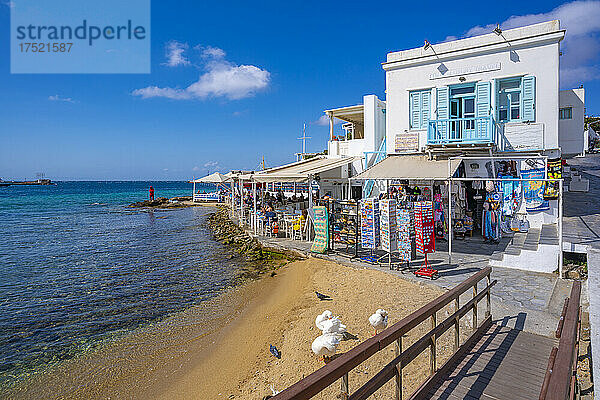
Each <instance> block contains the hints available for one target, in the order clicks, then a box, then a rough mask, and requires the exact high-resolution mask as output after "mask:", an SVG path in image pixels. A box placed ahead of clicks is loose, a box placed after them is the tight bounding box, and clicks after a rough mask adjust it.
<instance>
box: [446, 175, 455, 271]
mask: <svg viewBox="0 0 600 400" xmlns="http://www.w3.org/2000/svg"><path fill="white" fill-rule="evenodd" d="M446 184H447V185H448V265H449V266H450V265H452V234H453V233H454V232H452V181H451V180H448V181H447V182H446Z"/></svg>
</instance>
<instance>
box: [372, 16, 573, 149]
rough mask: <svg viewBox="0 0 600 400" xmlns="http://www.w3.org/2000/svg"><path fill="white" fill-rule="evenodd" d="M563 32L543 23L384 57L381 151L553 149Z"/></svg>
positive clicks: (553, 23)
mask: <svg viewBox="0 0 600 400" xmlns="http://www.w3.org/2000/svg"><path fill="white" fill-rule="evenodd" d="M564 35H565V31H564V30H561V29H560V25H559V22H558V21H550V22H546V23H541V24H536V25H531V26H526V27H523V28H517V29H511V30H507V31H500V30H498V33H493V32H491V33H489V34H486V35H482V36H476V37H471V38H467V39H461V40H456V41H452V42H446V43H440V44H435V45H431V44H429V43H427V42H426V44H425V46H423V47H419V48H416V49H411V50H405V51H398V52H392V53H389V54H388V56H387V61H386V62H385V63H383V69H384V70H385V71H386V96H387V98H386V102H387V111H388V112H387V151H388V154H403V153H414V152H434V151H436V150H439V149H444V151H445V149H446V148H448V147H454V148H462V149H465V148H467V149H473V148H479V149H480V148H490V149H494V150H495V151H500V152H502V151H548V150H557V149H558V148H559V140H558V132H559V124H558V113H559V57H560V56H559V54H560V48H559V43H560V41H561V40H562V39H563V38H564ZM542 60H543V62H542Z"/></svg>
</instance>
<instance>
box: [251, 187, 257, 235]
mask: <svg viewBox="0 0 600 400" xmlns="http://www.w3.org/2000/svg"><path fill="white" fill-rule="evenodd" d="M252 199H253V202H254V210H253V211H254V212H253V214H252V228H253V229H254V234H255V235H256V182H252Z"/></svg>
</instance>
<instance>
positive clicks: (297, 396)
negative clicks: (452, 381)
mask: <svg viewBox="0 0 600 400" xmlns="http://www.w3.org/2000/svg"><path fill="white" fill-rule="evenodd" d="M491 271H492V269H491V267H487V268H484V269H482V270H481V271H479V272H477V273H476V274H474V275H473V276H471V277H470V278H468V279H467V280H465V281H464V282H462V283H461V284H459V285H458V286H456V287H454V288H452V289H451V290H449V291H447V292H446V293H444V294H443V295H441V296H440V297H438V298H437V299H435V300H433V301H431V302H430V303H428V304H426V305H425V306H423V307H421V308H420V309H419V310H417V311H415V312H413V313H412V314H410V315H408V316H407V317H405V318H403V319H402V320H400V321H399V322H397V323H395V324H394V325H392V326H390V327H389V328H387V329H386V330H384V331H382V332H381V333H379V334H377V335H375V336H373V337H372V338H369V339H367V340H365V341H364V342H362V343H360V344H359V345H357V346H356V347H354V348H353V349H351V350H350V351H348V352H346V353H344V354H341V355H340V356H339V357H337V358H335V359H334V360H333V361H331V362H329V363H328V364H327V365H325V366H323V367H322V368H320V369H318V370H317V371H315V372H313V373H312V374H310V375H309V376H307V377H306V378H304V379H302V380H300V381H298V382H296V383H295V384H294V385H292V386H290V387H288V388H287V389H285V390H284V391H282V392H281V393H279V394H278V395H276V396H274V397H273V399H276V400H287V399H294V400H302V399H309V398H311V397H312V396H314V395H316V394H317V393H320V392H321V391H322V390H324V389H325V388H327V387H328V386H330V385H331V384H332V383H334V382H335V381H337V380H338V379H340V378H341V391H342V397H344V398H347V399H352V400H359V399H366V398H367V397H369V396H370V395H371V394H373V393H374V392H375V391H377V390H378V389H379V388H380V387H382V386H383V385H384V384H385V383H386V382H388V381H390V380H391V379H392V378H395V382H396V390H395V398H396V399H398V400H399V399H402V368H404V367H406V366H407V365H408V364H409V363H410V362H411V361H413V360H414V359H415V358H416V357H417V356H419V355H420V354H421V353H422V352H423V351H425V350H427V349H429V354H430V355H429V360H430V377H429V379H428V380H427V381H426V382H425V383H424V384H423V385H422V386H421V387H420V388H419V389H418V390H417V391H416V392H415V393H414V394H413V396H412V397H411V398H415V399H417V398H421V397H423V396H424V395H425V394H426V393H427V392H428V389H429V387H430V385H432V384H433V381H432V379H431V376H432V375H433V374H434V373H435V372H436V371H437V360H436V340H437V338H439V337H440V336H441V335H442V334H443V333H445V332H446V331H448V330H449V329H450V328H452V327H454V355H453V356H452V357H451V358H450V359H449V360H448V361H446V363H445V364H444V365H443V366H442V367H441V368H440V370H442V369H447V368H449V367H450V366H451V364H452V363H453V362H454V361H456V360H457V359H458V358H459V357H460V356H461V354H462V352H463V351H464V349H466V348H468V346H469V345H470V344H471V343H472V342H473V341H475V340H476V339H477V338H478V337H479V335H480V334H481V333H482V332H484V331H485V330H486V329H487V328H488V327H489V326H490V324H491V299H490V289H491V288H492V287H493V286H494V285H495V284H496V281H495V280H494V281H493V282H492V281H491V278H490V273H491ZM484 279H486V281H487V286H486V287H485V288H484V289H483V290H482V291H480V292H478V288H477V284H478V283H479V282H480V281H481V280H484ZM469 289H472V291H473V297H472V298H471V300H469V301H468V302H467V303H466V304H464V305H463V306H462V307H461V306H460V296H461V295H462V294H463V293H465V292H467V291H468V290H469ZM484 298H485V299H486V304H487V308H486V312H485V318H484V319H483V321H482V323H481V325H479V326H478V323H477V321H478V311H477V305H478V304H479V302H480V301H481V300H483V299H484ZM452 302H454V304H455V307H454V313H453V314H452V315H450V316H449V317H447V318H446V319H445V320H443V321H442V322H440V323H439V324H438V323H437V312H438V311H439V310H441V309H442V308H443V307H445V306H446V305H448V304H450V303H452ZM469 312H472V313H473V332H472V334H471V335H470V337H469V338H468V339H467V340H466V342H465V343H464V344H463V345H462V346H461V344H460V319H461V318H462V317H463V316H465V315H466V314H467V313H469ZM427 319H430V320H431V330H430V331H429V332H427V333H426V334H425V335H424V336H422V337H421V338H420V339H419V340H417V341H416V342H415V343H413V344H412V345H411V346H410V347H408V348H407V349H406V350H403V349H402V336H404V335H405V334H407V333H408V332H409V331H411V330H412V329H413V328H415V327H416V326H417V325H419V324H420V323H421V322H423V321H425V320H427ZM391 344H394V345H395V350H396V356H395V358H394V359H393V360H392V361H391V362H390V363H388V364H387V365H386V366H385V367H383V369H382V370H381V371H379V372H378V373H377V374H376V375H375V376H373V378H371V379H370V380H369V381H368V382H366V383H365V384H364V385H362V386H361V387H360V388H358V389H357V390H356V391H355V392H354V393H352V394H350V392H349V382H348V372H350V371H351V370H353V369H354V368H356V367H357V366H358V365H360V364H361V363H362V362H363V361H365V360H367V359H368V358H369V357H371V356H372V355H374V354H375V353H377V352H379V351H382V350H383V349H385V348H386V347H387V346H389V345H391Z"/></svg>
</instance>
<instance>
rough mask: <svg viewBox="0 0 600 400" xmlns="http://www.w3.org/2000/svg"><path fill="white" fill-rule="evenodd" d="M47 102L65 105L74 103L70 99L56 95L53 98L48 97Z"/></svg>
mask: <svg viewBox="0 0 600 400" xmlns="http://www.w3.org/2000/svg"><path fill="white" fill-rule="evenodd" d="M48 100H50V101H62V102H65V103H75V100H73V99H72V98H70V97H61V96H59V95H58V94H57V95H54V96H48Z"/></svg>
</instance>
